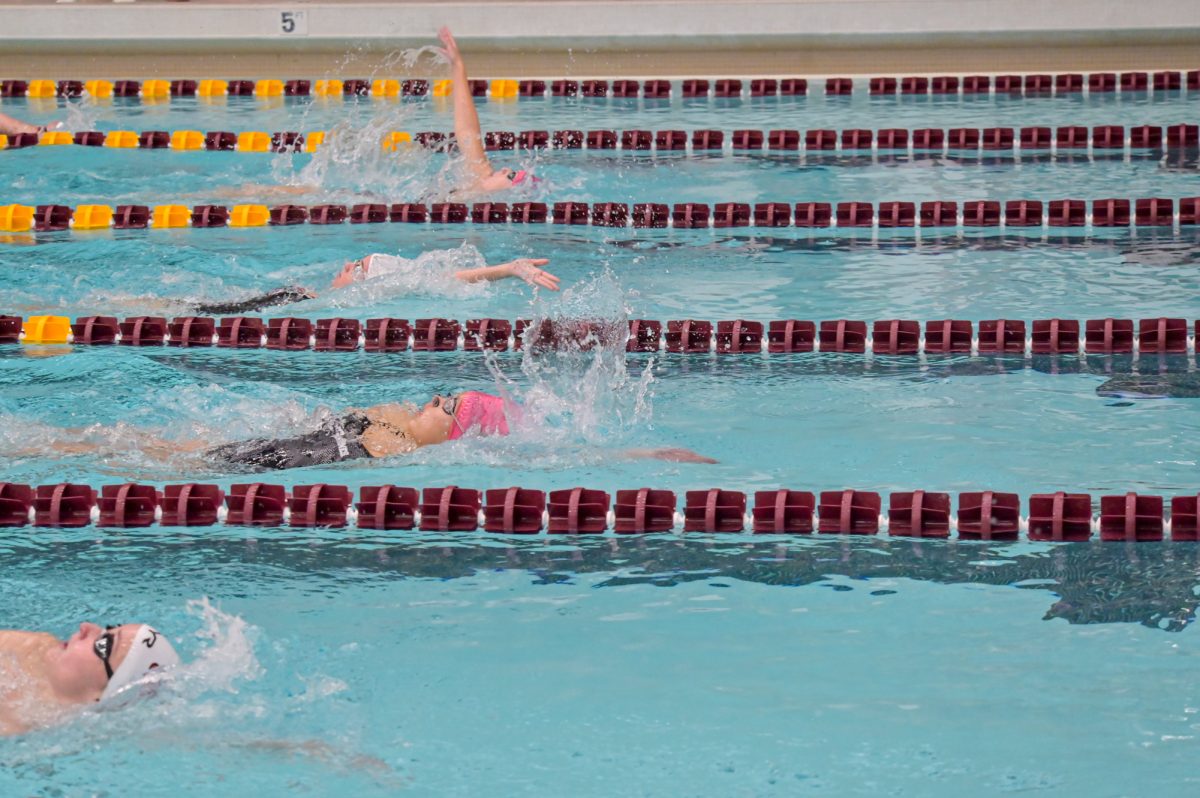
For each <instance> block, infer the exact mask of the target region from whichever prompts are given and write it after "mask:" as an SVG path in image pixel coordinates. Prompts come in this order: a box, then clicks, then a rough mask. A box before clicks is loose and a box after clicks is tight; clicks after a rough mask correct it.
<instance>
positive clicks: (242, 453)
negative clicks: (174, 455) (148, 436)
mask: <svg viewBox="0 0 1200 798" xmlns="http://www.w3.org/2000/svg"><path fill="white" fill-rule="evenodd" d="M369 426H371V421H370V419H368V418H367V417H366V416H365V415H363V414H362V413H357V412H349V413H346V414H344V415H341V416H338V417H337V418H331V419H329V420H328V421H326V422H325V423H324V424H322V425H321V426H320V427H319V428H318V429H316V430H314V431H313V432H309V433H307V434H305V435H297V436H296V437H294V438H276V439H268V438H258V439H255V440H251V441H238V442H237V443H227V444H224V445H223V446H214V447H213V448H211V449H208V450H206V451H205V452H204V456H205V458H206V459H208V460H211V461H213V462H214V463H215V464H217V465H221V466H229V467H231V468H233V469H236V470H240V469H241V468H243V467H245V468H247V469H249V470H253V471H277V470H281V469H285V468H305V467H307V466H313V465H328V464H329V463H340V462H342V461H343V460H359V459H361V458H364V457H371V453H370V452H368V451H367V448H366V447H365V446H363V444H362V441H361V440H360V438H361V437H362V434H363V433H364V432H366V431H367V427H369Z"/></svg>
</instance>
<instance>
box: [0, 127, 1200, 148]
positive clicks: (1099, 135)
mask: <svg viewBox="0 0 1200 798" xmlns="http://www.w3.org/2000/svg"><path fill="white" fill-rule="evenodd" d="M328 140H329V134H328V132H326V131H320V130H318V131H310V132H307V133H303V132H300V131H294V130H292V131H275V132H271V133H268V132H266V131H260V130H249V131H243V132H241V133H233V132H230V131H223V130H210V131H200V130H174V131H167V130H142V131H134V130H113V131H108V132H103V131H98V130H89V131H80V132H77V133H70V132H68V131H63V130H52V131H47V132H44V133H40V134H39V133H21V134H16V135H10V136H3V135H0V149H10V150H11V149H22V148H27V147H34V146H42V147H50V146H72V145H74V146H82V147H107V148H118V149H140V150H164V149H169V150H177V151H183V152H195V151H199V150H207V151H217V152H235V151H236V152H271V153H281V152H309V153H311V152H316V151H317V150H318V149H320V148H321V147H322V146H324V144H325V143H326V141H328ZM414 144H418V145H421V146H424V147H426V148H429V149H440V150H445V149H449V148H452V147H453V146H454V134H452V133H442V132H438V131H421V132H417V133H415V134H414V133H410V132H408V131H402V130H393V131H390V132H388V133H385V134H384V135H383V136H382V138H381V139H380V146H382V147H383V148H384V149H385V150H389V151H394V150H397V149H400V148H402V147H405V146H412V145H414ZM484 147H485V149H487V150H489V151H492V152H496V151H507V150H515V149H522V150H539V149H540V150H581V151H586V152H593V151H599V152H614V151H615V152H638V153H646V152H675V153H680V152H685V153H690V154H696V153H704V154H715V153H750V152H763V151H766V152H772V153H789V152H791V153H796V154H798V155H801V156H803V155H817V154H819V155H829V154H835V155H836V154H840V153H855V154H862V153H865V152H887V153H893V154H894V153H898V152H899V153H903V152H907V153H922V154H942V155H948V154H950V153H955V154H960V153H969V152H975V153H986V154H988V155H989V156H998V155H1002V154H1004V153H1005V152H1011V153H1013V154H1014V156H1015V155H1019V154H1020V153H1022V152H1031V151H1039V152H1044V151H1049V152H1050V153H1051V154H1052V155H1057V154H1058V153H1060V152H1062V153H1065V154H1067V155H1075V154H1087V153H1093V152H1101V153H1106V154H1115V153H1117V152H1121V153H1124V154H1132V153H1133V151H1135V150H1148V151H1156V150H1157V151H1163V150H1187V149H1194V148H1196V147H1200V126H1197V125H1195V124H1189V123H1185V122H1180V123H1177V124H1174V125H1166V126H1163V125H1131V126H1130V127H1129V128H1128V130H1126V128H1125V126H1124V125H1093V126H1092V127H1090V128H1089V127H1088V126H1086V125H1062V126H1058V127H1050V126H1026V127H1021V128H1012V127H990V128H971V127H958V128H911V129H910V128H882V129H879V130H871V129H857V128H848V129H844V130H840V131H839V130H832V129H812V130H803V131H802V130H799V129H772V130H761V129H745V128H743V129H737V130H731V131H726V130H719V129H698V130H692V131H690V132H689V131H687V130H658V131H653V130H608V129H605V130H586V131H585V130H553V131H551V130H522V131H520V132H513V131H508V130H494V131H488V132H486V133H485V134H484Z"/></svg>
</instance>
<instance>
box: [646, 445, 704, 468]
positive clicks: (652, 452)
mask: <svg viewBox="0 0 1200 798" xmlns="http://www.w3.org/2000/svg"><path fill="white" fill-rule="evenodd" d="M625 455H626V456H627V457H630V458H633V459H635V460H666V461H667V462H670V463H703V464H705V465H712V464H714V463H716V462H717V461H716V460H714V459H713V458H711V457H705V456H704V455H702V454H697V453H696V452H693V451H692V450H691V449H684V448H682V447H669V448H665V449H629V450H628V451H626V452H625Z"/></svg>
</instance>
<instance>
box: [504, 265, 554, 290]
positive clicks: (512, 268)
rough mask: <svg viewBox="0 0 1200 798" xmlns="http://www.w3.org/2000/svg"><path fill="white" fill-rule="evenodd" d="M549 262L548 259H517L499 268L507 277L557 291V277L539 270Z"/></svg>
mask: <svg viewBox="0 0 1200 798" xmlns="http://www.w3.org/2000/svg"><path fill="white" fill-rule="evenodd" d="M549 262H550V259H549V258H517V259H516V260H514V261H509V262H508V263H505V264H503V265H502V266H501V268H503V269H505V270H506V271H507V273H508V276H509V277H520V278H521V279H522V280H524V281H525V282H527V283H529V284H530V285H532V286H534V287H541V288H547V289H549V290H551V291H557V290H558V277H556V276H555V275H553V274H551V273H550V272H548V271H546V270H545V269H543V268H541V267H542V266H545V265H546V264H547V263H549Z"/></svg>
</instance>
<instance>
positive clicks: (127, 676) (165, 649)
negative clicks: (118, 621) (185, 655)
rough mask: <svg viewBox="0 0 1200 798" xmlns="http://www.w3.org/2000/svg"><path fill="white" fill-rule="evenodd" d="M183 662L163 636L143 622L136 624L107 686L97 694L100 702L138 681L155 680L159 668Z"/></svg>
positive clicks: (119, 693) (162, 669)
mask: <svg viewBox="0 0 1200 798" xmlns="http://www.w3.org/2000/svg"><path fill="white" fill-rule="evenodd" d="M182 663H183V660H181V659H180V658H179V655H178V654H177V653H175V648H174V647H173V646H172V645H171V642H170V641H169V640H167V638H166V636H165V635H161V634H159V633H158V632H157V631H156V630H154V629H152V628H151V627H150V626H148V625H146V624H142V625H141V626H140V627H138V630H137V634H135V635H134V637H133V645H131V646H130V647H129V653H128V654H126V655H125V659H124V660H123V661H122V662H121V664H120V665H119V666H118V667H117V669H116V670H115V671H114V672H113V675H112V678H111V679H109V680H108V686H107V687H105V688H104V692H103V693H101V694H100V700H101V701H109V700H111V699H114V698H116V697H117V696H118V695H121V694H123V693H126V692H127V691H130V690H132V689H133V688H135V687H137V686H138V685H141V684H146V683H149V682H152V681H155V680H156V678H157V675H158V672H159V671H164V670H167V669H168V668H174V667H176V666H178V665H180V664H182Z"/></svg>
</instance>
